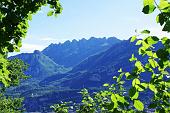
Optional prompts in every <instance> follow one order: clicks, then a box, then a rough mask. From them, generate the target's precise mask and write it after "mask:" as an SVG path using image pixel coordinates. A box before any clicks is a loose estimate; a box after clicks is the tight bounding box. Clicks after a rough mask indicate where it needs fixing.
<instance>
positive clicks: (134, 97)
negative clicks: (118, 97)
mask: <svg viewBox="0 0 170 113" xmlns="http://www.w3.org/2000/svg"><path fill="white" fill-rule="evenodd" d="M138 97H139V92H136V93H135V94H134V95H133V97H131V99H132V100H134V99H138Z"/></svg>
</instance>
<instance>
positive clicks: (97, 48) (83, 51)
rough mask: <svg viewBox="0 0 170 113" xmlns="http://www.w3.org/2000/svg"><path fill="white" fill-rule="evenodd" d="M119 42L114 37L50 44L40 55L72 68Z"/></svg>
mask: <svg viewBox="0 0 170 113" xmlns="http://www.w3.org/2000/svg"><path fill="white" fill-rule="evenodd" d="M119 42H121V41H120V40H119V39H117V38H115V37H110V38H108V39H106V38H95V37H92V38H90V39H89V40H86V39H81V40H79V41H77V40H75V39H74V40H72V41H66V42H64V43H63V44H61V43H59V44H51V45H50V46H48V47H47V48H45V49H44V50H43V51H42V53H43V54H45V55H46V56H48V57H49V58H51V59H52V60H53V61H54V62H56V63H57V64H59V65H63V66H65V67H74V66H75V65H77V64H79V63H80V62H81V61H82V60H84V59H85V58H87V57H89V56H91V55H94V54H97V53H100V52H102V51H105V50H107V49H108V48H110V47H111V46H112V45H114V44H116V43H119Z"/></svg>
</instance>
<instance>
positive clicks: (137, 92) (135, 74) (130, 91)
mask: <svg viewBox="0 0 170 113" xmlns="http://www.w3.org/2000/svg"><path fill="white" fill-rule="evenodd" d="M155 9H158V10H159V11H160V14H158V16H157V18H156V21H157V22H158V23H160V25H161V26H163V31H167V32H169V31H170V3H169V2H168V0H160V3H159V4H157V2H156V1H155V0H144V8H143V13H145V14H150V13H152V12H154V11H155ZM140 34H144V35H145V38H143V39H138V40H136V38H137V36H138V35H136V36H133V37H132V38H131V42H134V41H135V40H136V45H137V46H140V48H139V51H138V53H139V55H140V56H142V57H143V58H145V61H144V62H142V61H140V60H139V59H138V58H136V57H135V55H134V54H132V57H131V58H130V59H129V61H130V62H134V69H133V70H132V71H130V72H124V71H123V69H120V70H119V71H118V72H119V73H120V75H119V76H114V77H113V79H114V80H115V82H116V84H104V86H105V87H107V88H106V90H103V91H100V92H97V93H95V94H94V95H92V96H91V95H90V94H89V93H88V91H87V90H86V89H83V90H82V92H81V93H82V95H83V98H82V102H81V103H80V104H76V106H78V107H76V108H75V109H76V111H77V112H78V113H79V112H80V113H88V112H89V113H95V112H102V113H113V112H124V113H129V112H132V113H133V112H153V111H154V112H156V113H168V112H170V80H169V77H170V73H169V71H170V39H169V38H168V37H157V36H152V35H150V31H149V30H143V31H142V32H140ZM140 34H139V35H140ZM158 45H160V46H159V47H158ZM142 76H148V77H149V79H148V80H143V79H141V77H142ZM126 82H131V86H129V87H128V88H127V87H125V85H126ZM147 95H149V98H148V96H147ZM141 97H142V98H141ZM66 105H67V103H64V105H63V104H62V106H61V105H60V104H56V105H55V106H57V108H60V111H61V112H60V113H67V112H68V111H69V110H70V108H69V107H65V106H66ZM55 106H52V108H54V109H55ZM63 106H64V107H63ZM62 108H63V109H64V110H63V111H62ZM71 108H72V106H71ZM57 110H58V109H55V112H57V113H58V112H59V111H57Z"/></svg>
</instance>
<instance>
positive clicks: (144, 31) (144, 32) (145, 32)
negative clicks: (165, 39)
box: [141, 30, 150, 34]
mask: <svg viewBox="0 0 170 113" xmlns="http://www.w3.org/2000/svg"><path fill="white" fill-rule="evenodd" d="M141 33H142V34H149V33H150V31H149V30H143V31H142V32H141Z"/></svg>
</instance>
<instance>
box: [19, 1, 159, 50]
mask: <svg viewBox="0 0 170 113" xmlns="http://www.w3.org/2000/svg"><path fill="white" fill-rule="evenodd" d="M61 3H62V6H63V12H62V14H60V15H59V16H58V17H47V12H48V7H44V8H42V10H41V11H39V13H38V14H36V15H34V16H33V20H32V21H31V22H29V25H30V27H29V30H28V34H27V38H26V39H24V40H23V47H22V48H21V52H32V51H34V50H35V49H37V50H42V49H44V48H45V47H47V46H48V45H49V44H51V43H58V42H63V41H65V40H72V39H81V38H87V39H88V38H90V37H92V36H95V37H111V36H115V37H117V38H119V39H128V38H129V37H130V36H132V35H134V34H135V29H137V30H142V29H151V30H152V31H153V32H154V33H155V32H157V33H160V32H159V29H160V28H159V27H158V25H157V24H156V22H155V21H153V20H155V14H152V15H144V14H143V13H142V12H141V10H142V0H122V1H120V0H61ZM160 34H162V33H160Z"/></svg>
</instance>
